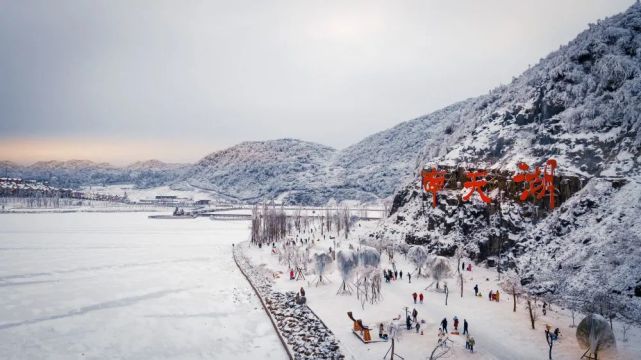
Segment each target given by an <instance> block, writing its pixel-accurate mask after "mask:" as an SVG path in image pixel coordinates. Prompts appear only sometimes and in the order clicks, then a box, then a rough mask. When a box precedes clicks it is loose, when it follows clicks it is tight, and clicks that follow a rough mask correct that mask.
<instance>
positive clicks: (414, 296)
mask: <svg viewBox="0 0 641 360" xmlns="http://www.w3.org/2000/svg"><path fill="white" fill-rule="evenodd" d="M416 296H417V295H416V293H413V294H412V298H413V299H414V304H416Z"/></svg>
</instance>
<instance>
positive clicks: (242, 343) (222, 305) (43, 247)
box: [0, 213, 286, 359]
mask: <svg viewBox="0 0 641 360" xmlns="http://www.w3.org/2000/svg"><path fill="white" fill-rule="evenodd" d="M247 224H248V223H247V222H233V221H225V222H215V221H210V220H209V219H207V218H199V219H195V220H165V221H163V220H150V219H147V215H146V214H140V213H126V214H122V213H121V214H119V213H101V214H97V213H72V214H2V215H0V358H2V359H85V358H86V359H201V358H207V359H230V358H234V359H284V358H286V354H285V352H284V350H283V349H282V346H281V344H280V342H279V340H278V338H277V336H276V334H275V332H274V329H273V328H272V326H271V324H270V323H269V320H268V318H267V316H266V315H265V313H264V311H263V309H262V308H261V306H260V303H259V302H258V300H257V299H256V298H255V296H254V293H253V292H252V290H251V288H250V287H249V285H248V284H247V282H246V281H245V279H244V278H243V277H242V275H241V274H240V272H239V271H238V269H237V268H236V266H235V265H234V263H233V260H232V256H231V244H232V243H237V242H239V241H243V240H246V239H247V236H248V233H249V231H248V228H247V226H248V225H247Z"/></svg>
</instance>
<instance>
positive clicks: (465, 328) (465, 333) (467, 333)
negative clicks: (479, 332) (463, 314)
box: [463, 319, 469, 335]
mask: <svg viewBox="0 0 641 360" xmlns="http://www.w3.org/2000/svg"><path fill="white" fill-rule="evenodd" d="M463 335H469V332H467V320H465V319H463Z"/></svg>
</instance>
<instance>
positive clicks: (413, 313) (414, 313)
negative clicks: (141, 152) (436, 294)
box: [412, 309, 418, 322]
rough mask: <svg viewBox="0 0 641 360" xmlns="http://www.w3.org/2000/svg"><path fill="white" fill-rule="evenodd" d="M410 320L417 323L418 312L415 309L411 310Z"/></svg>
mask: <svg viewBox="0 0 641 360" xmlns="http://www.w3.org/2000/svg"><path fill="white" fill-rule="evenodd" d="M412 318H414V322H418V311H416V309H414V310H412Z"/></svg>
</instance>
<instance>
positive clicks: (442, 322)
mask: <svg viewBox="0 0 641 360" xmlns="http://www.w3.org/2000/svg"><path fill="white" fill-rule="evenodd" d="M441 327H442V328H443V331H444V332H445V333H446V334H447V319H446V318H443V320H441Z"/></svg>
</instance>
